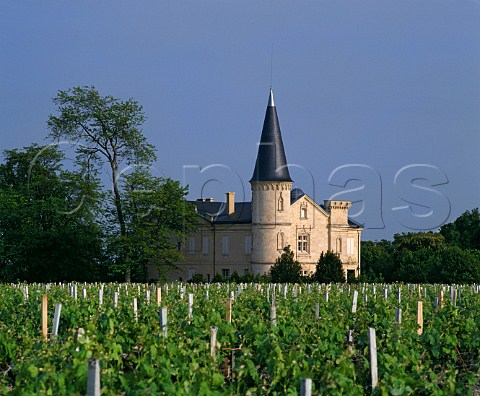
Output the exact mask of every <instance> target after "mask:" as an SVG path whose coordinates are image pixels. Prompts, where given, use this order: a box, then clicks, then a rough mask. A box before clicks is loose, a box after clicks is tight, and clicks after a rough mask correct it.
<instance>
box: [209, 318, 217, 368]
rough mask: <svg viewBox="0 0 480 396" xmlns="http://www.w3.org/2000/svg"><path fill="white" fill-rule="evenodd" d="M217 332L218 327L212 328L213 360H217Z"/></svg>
mask: <svg viewBox="0 0 480 396" xmlns="http://www.w3.org/2000/svg"><path fill="white" fill-rule="evenodd" d="M217 330H218V328H217V327H216V326H212V327H210V356H211V357H212V358H213V360H215V359H216V358H217Z"/></svg>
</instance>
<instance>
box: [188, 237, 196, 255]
mask: <svg viewBox="0 0 480 396" xmlns="http://www.w3.org/2000/svg"><path fill="white" fill-rule="evenodd" d="M188 252H189V253H190V254H195V237H194V236H191V237H190V239H189V241H188Z"/></svg>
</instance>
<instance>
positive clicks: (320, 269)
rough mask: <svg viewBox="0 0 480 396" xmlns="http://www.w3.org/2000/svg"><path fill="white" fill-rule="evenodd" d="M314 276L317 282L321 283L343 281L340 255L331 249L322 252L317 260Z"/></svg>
mask: <svg viewBox="0 0 480 396" xmlns="http://www.w3.org/2000/svg"><path fill="white" fill-rule="evenodd" d="M314 278H315V280H316V281H317V282H322V283H330V282H345V272H344V271H343V265H342V261H341V260H340V257H338V255H337V254H336V253H334V252H332V251H331V250H327V251H326V252H325V253H324V252H322V253H321V254H320V258H319V260H318V262H317V268H316V271H315V274H314Z"/></svg>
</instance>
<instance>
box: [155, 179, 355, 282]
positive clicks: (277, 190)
mask: <svg viewBox="0 0 480 396" xmlns="http://www.w3.org/2000/svg"><path fill="white" fill-rule="evenodd" d="M256 183H259V184H257V185H256V188H255V189H254V188H252V198H253V206H252V211H253V213H252V224H238V223H237V224H215V225H212V223H210V222H209V221H207V220H205V219H203V218H200V217H199V228H198V231H197V232H196V233H195V234H194V235H191V236H190V237H188V238H187V239H186V241H184V242H183V243H182V244H181V252H182V254H183V256H184V260H182V261H180V262H179V263H178V267H179V270H177V271H174V272H172V273H170V274H169V280H178V279H182V280H189V279H191V277H192V276H193V275H194V274H202V275H203V277H204V279H205V280H211V279H213V277H214V276H215V274H216V273H218V274H220V275H232V274H233V273H234V272H235V271H236V272H237V273H238V274H239V275H244V274H245V273H246V272H250V273H254V274H266V273H268V272H269V270H270V267H271V265H273V264H274V262H275V260H276V259H277V258H278V257H279V256H280V255H281V253H282V250H283V247H285V246H287V245H290V247H291V249H292V251H293V252H294V253H295V256H296V258H297V260H298V261H300V263H301V264H302V270H303V271H304V274H305V275H310V274H312V273H314V272H315V269H316V264H317V261H318V259H319V258H320V254H321V253H322V252H325V251H327V250H332V251H334V252H336V253H338V254H339V256H340V259H341V260H342V263H343V266H344V271H345V274H346V275H347V273H348V271H351V272H352V274H353V275H354V276H358V275H359V268H360V267H359V265H360V263H359V246H360V245H359V244H360V234H361V229H357V228H352V227H350V226H349V224H348V209H349V207H350V205H351V204H350V202H348V201H335V202H330V201H326V203H327V205H325V209H323V208H322V207H320V206H319V205H318V204H317V203H315V202H314V201H313V200H312V199H311V198H309V197H308V196H307V195H304V196H303V197H301V198H300V199H298V200H297V201H296V202H294V203H293V204H290V189H291V183H262V182H256ZM260 183H261V184H260ZM280 198H282V199H283V206H282V205H279V199H280ZM246 238H247V240H246ZM227 241H228V248H227V247H226V243H227ZM249 243H251V248H252V249H251V251H250V250H249V249H248V251H246V245H248V244H249ZM154 275H155V274H154V273H152V274H151V277H152V278H155V276H154ZM157 276H158V275H157Z"/></svg>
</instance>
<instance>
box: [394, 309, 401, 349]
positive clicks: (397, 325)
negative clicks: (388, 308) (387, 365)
mask: <svg viewBox="0 0 480 396" xmlns="http://www.w3.org/2000/svg"><path fill="white" fill-rule="evenodd" d="M401 324H402V309H401V308H395V331H396V332H397V334H395V341H397V340H398V336H399V332H400V325H401Z"/></svg>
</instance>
